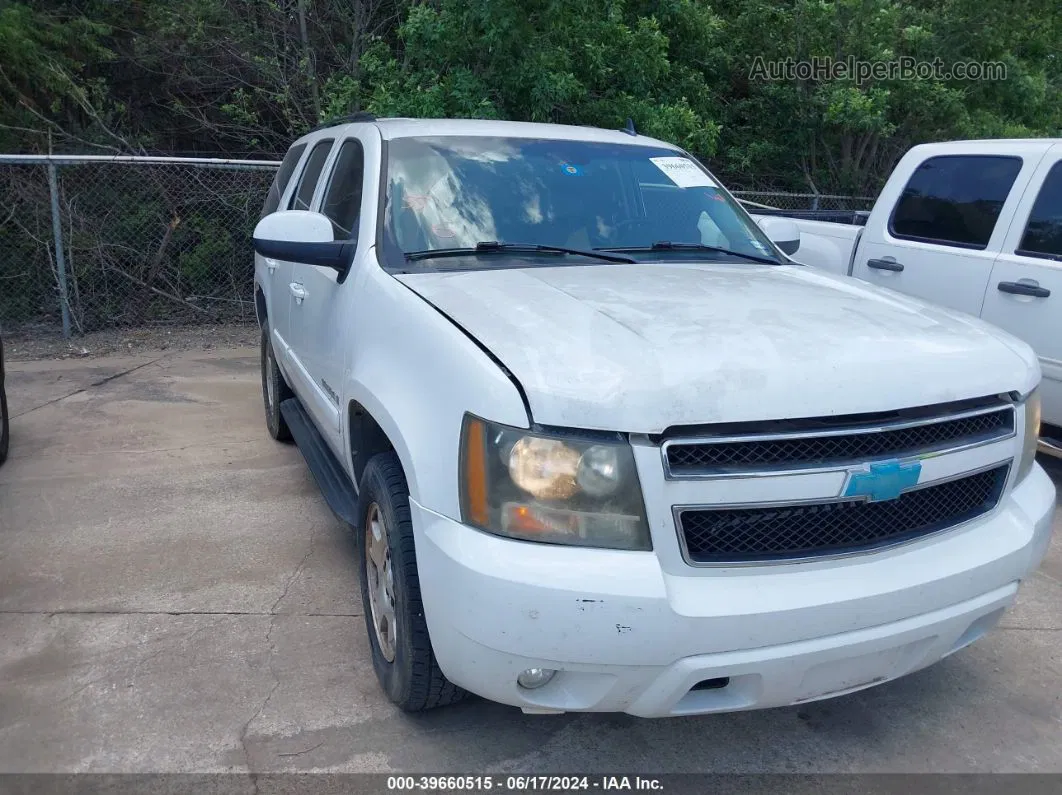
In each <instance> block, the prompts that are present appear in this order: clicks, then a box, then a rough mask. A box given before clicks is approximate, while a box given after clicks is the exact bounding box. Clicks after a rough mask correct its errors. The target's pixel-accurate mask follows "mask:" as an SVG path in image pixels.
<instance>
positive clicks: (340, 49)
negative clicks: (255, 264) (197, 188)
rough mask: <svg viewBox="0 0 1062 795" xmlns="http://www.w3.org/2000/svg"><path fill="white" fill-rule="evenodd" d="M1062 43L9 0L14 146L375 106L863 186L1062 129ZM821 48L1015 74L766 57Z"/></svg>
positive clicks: (160, 145)
mask: <svg viewBox="0 0 1062 795" xmlns="http://www.w3.org/2000/svg"><path fill="white" fill-rule="evenodd" d="M1060 44H1062V6H1060V5H1059V4H1058V3H1057V0H715V2H704V1H703V0H652V1H651V0H420V1H418V0H254V1H253V2H252V1H251V0H171V1H170V2H165V3H162V2H149V0H66V1H65V2H64V1H63V0H34V2H10V1H9V0H0V53H3V55H2V58H0V151H7V152H43V151H48V150H49V148H50V149H51V150H52V151H57V152H58V151H61V152H80V153H91V152H96V153H98V152H105V151H117V152H133V153H136V152H150V153H166V154H173V153H176V154H202V155H212V156H218V155H226V156H235V157H240V156H248V155H251V156H276V155H277V154H278V153H281V152H283V150H284V149H285V147H286V145H287V143H288V142H289V141H290V140H291V139H292V138H293V137H295V136H297V135H299V134H300V133H302V132H304V131H305V130H306V129H308V128H309V127H310V126H312V125H313V124H315V123H316V122H317V121H318V120H320V119H322V118H328V117H331V116H335V115H339V114H344V113H349V112H351V111H354V110H360V109H361V110H370V111H373V112H376V113H379V114H387V115H404V116H449V117H487V118H507V119H526V120H536V121H553V122H562V123H568V124H588V125H597V126H604V127H622V126H623V124H624V122H625V121H626V119H627V118H628V117H632V118H633V119H634V120H635V122H636V124H637V127H638V129H639V130H640V131H643V132H646V133H648V134H651V135H654V136H656V137H660V138H664V139H667V140H670V141H673V142H676V143H679V144H681V145H683V146H685V147H686V148H688V149H690V150H691V151H693V152H694V153H695V154H698V155H700V156H702V157H704V158H706V159H708V160H710V161H711V163H712V165H713V167H714V168H716V169H717V170H718V171H720V172H721V173H722V174H723V175H725V176H726V177H727V178H728V179H729V180H730V181H731V183H732V184H733V186H735V187H759V188H765V187H772V188H777V189H789V190H800V191H804V190H816V191H821V192H841V193H859V194H866V193H872V192H873V191H874V190H876V189H877V188H878V187H880V184H881V182H882V180H883V179H884V178H885V177H887V175H888V173H889V171H890V169H891V167H892V165H893V164H894V163H895V161H896V159H897V158H898V157H899V156H900V155H901V154H902V153H903V151H905V150H906V149H907V148H908V147H910V146H911V145H913V144H915V143H920V142H924V141H932V140H945V139H954V138H971V137H1004V136H1005V137H1019V136H1056V135H1059V134H1060V130H1062V102H1060V101H1059V98H1060V96H1062V94H1060V91H1059V88H1060V87H1062V55H1060V54H1059V53H1060V52H1062V48H1060V47H1059V45H1060ZM758 58H759V59H761V60H760V61H757V59H758ZM815 58H818V59H820V60H821V59H825V58H831V59H835V60H842V59H845V58H853V59H859V60H861V61H867V62H889V61H896V60H897V59H900V58H911V59H915V60H917V61H920V62H926V63H928V62H933V61H937V62H938V63H940V64H942V65H943V66H944V67H945V68H946V69H947V68H950V67H951V66H952V65H954V64H956V63H960V62H961V63H968V62H976V63H981V62H993V63H995V64H999V65H1002V67H1004V68H1005V70H1006V77H1005V79H992V80H970V79H959V78H957V77H955V76H954V75H950V76H949V75H946V74H933V75H922V76H920V77H917V78H915V79H903V78H901V77H900V76H888V75H884V76H875V77H872V78H870V79H867V80H864V81H857V80H854V79H851V78H849V77H846V76H839V77H830V76H825V77H823V76H811V77H810V78H801V77H800V76H796V77H793V78H792V79H780V80H768V79H764V77H763V76H762V75H757V74H754V69H753V67H754V66H755V65H756V64H757V63H764V64H766V63H772V62H773V63H778V62H784V61H785V60H786V59H791V60H792V61H793V62H800V61H810V60H812V59H815Z"/></svg>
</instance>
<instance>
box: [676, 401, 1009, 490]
mask: <svg viewBox="0 0 1062 795" xmlns="http://www.w3.org/2000/svg"><path fill="white" fill-rule="evenodd" d="M1003 412H1008V413H1009V414H1010V429H1009V431H1008V430H1004V431H1003V432H1001V433H996V434H992V435H990V436H986V437H984V438H976V439H973V440H971V441H968V442H965V443H961V444H949V443H948V442H944V443H942V444H939V445H930V446H928V447H925V448H920V449H918V450H907V451H897V452H894V453H885V454H882V455H878V456H853V457H848V458H837V459H831V460H829V461H828V462H825V463H809V464H806V465H789V466H784V467H779V466H772V465H771V464H754V465H750V466H746V467H740V466H734V467H732V468H728V469H711V468H705V469H703V470H699V471H693V472H678V473H675V472H673V471H672V469H671V461H670V458H669V455H668V451H669V450H670V449H671V448H672V447H674V446H677V445H695V446H710V445H713V444H734V443H738V444H740V443H741V442H750V443H755V442H771V441H781V440H789V439H796V440H800V439H816V438H834V437H839V436H863V435H872V434H876V433H886V432H889V431H902V430H905V429H908V428H919V427H925V426H929V425H937V424H940V423H946V422H951V421H954V420H963V419H968V418H970V417H979V416H983V415H986V414H995V413H1003ZM1017 432H1018V428H1017V412H1016V410H1015V406H1014V404H1004V403H1000V404H999V405H995V406H986V407H983V408H978V409H971V410H969V411H961V412H956V413H953V414H943V415H938V416H934V417H926V418H921V419H915V420H901V421H899V422H891V423H882V424H877V425H863V426H860V425H849V426H845V427H838V428H828V429H823V430H814V429H809V430H806V431H783V432H777V433H744V434H728V435H722V436H689V437H676V438H674V439H668V440H667V441H665V442H664V443H663V444H661V445H660V456H661V460H662V463H663V467H664V479H665V480H717V479H726V478H753V477H776V476H779V475H805V474H809V473H822V472H838V471H846V470H848V469H849V468H850V467H852V466H853V465H855V464H872V463H876V462H879V461H889V460H893V459H896V458H903V459H925V458H931V457H933V458H935V457H936V456H939V455H947V454H950V453H958V452H962V451H964V450H971V449H974V448H977V447H983V446H984V445H988V444H995V443H997V442H1002V441H1006V440H1007V439H1012V438H1014V437H1015V436H1016V435H1017ZM971 474H972V473H971Z"/></svg>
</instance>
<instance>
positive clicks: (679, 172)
mask: <svg viewBox="0 0 1062 795" xmlns="http://www.w3.org/2000/svg"><path fill="white" fill-rule="evenodd" d="M649 160H650V161H651V162H652V164H653V165H654V166H656V167H657V168H659V169H660V170H661V171H663V172H664V173H665V174H666V175H667V177H668V179H670V180H671V181H672V182H674V183H675V184H676V185H678V186H679V187H680V188H716V187H719V186H718V185H716V184H715V182H714V181H713V180H712V178H711V177H709V176H708V175H707V174H705V173H704V172H703V171H701V170H700V168H698V167H697V164H696V163H694V162H693V161H692V160H690V159H689V158H685V157H650V158H649Z"/></svg>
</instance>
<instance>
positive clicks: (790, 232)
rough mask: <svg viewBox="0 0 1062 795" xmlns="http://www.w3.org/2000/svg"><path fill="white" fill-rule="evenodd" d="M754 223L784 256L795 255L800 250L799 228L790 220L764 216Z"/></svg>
mask: <svg viewBox="0 0 1062 795" xmlns="http://www.w3.org/2000/svg"><path fill="white" fill-rule="evenodd" d="M756 223H758V224H759V225H760V229H762V230H763V231H764V232H766V233H767V237H769V238H770V239H771V242H772V243H774V244H775V245H776V246H778V248H780V249H782V251H784V252H785V253H786V254H795V253H796V251H797V249H798V248H800V228H799V227H798V226H797V225H796V224H795V223H793V221H791V220H790V219H788V218H780V217H777V216H769V215H764V216H760V217H759V218H757V219H756Z"/></svg>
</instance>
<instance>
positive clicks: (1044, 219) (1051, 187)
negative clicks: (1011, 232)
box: [1017, 161, 1062, 260]
mask: <svg viewBox="0 0 1062 795" xmlns="http://www.w3.org/2000/svg"><path fill="white" fill-rule="evenodd" d="M1017 253H1018V254H1024V255H1026V256H1028V257H1044V258H1046V259H1057V260H1062V161H1059V162H1057V163H1055V164H1054V165H1053V166H1052V167H1051V170H1050V171H1048V172H1047V177H1046V178H1045V179H1044V184H1043V185H1042V186H1041V187H1040V195H1039V196H1037V197H1036V203H1035V204H1033V208H1032V212H1031V213H1029V223H1028V224H1027V225H1026V226H1025V234H1024V235H1022V237H1021V245H1019V246H1018V250H1017Z"/></svg>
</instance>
